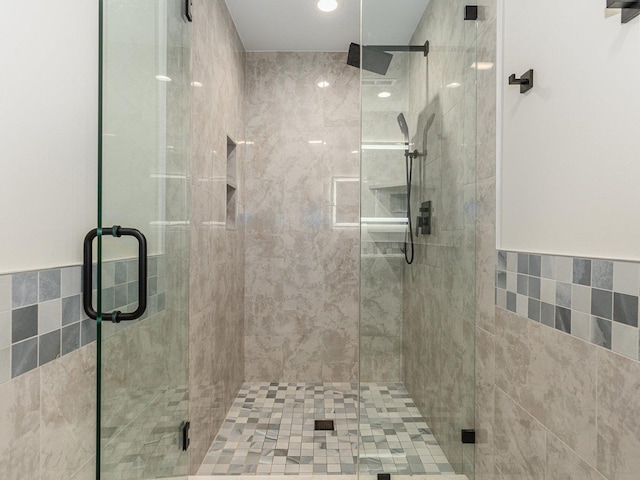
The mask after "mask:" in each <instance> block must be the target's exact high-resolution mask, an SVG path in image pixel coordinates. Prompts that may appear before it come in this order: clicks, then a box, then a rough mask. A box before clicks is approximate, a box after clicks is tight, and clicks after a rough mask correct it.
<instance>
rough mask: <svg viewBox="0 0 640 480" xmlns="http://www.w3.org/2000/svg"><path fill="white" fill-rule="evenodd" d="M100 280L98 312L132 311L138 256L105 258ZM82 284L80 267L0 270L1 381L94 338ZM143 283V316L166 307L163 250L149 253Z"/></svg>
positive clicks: (94, 331) (134, 298)
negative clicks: (146, 292)
mask: <svg viewBox="0 0 640 480" xmlns="http://www.w3.org/2000/svg"><path fill="white" fill-rule="evenodd" d="M94 275H95V270H94ZM102 283H103V285H102V291H103V311H111V310H114V309H121V310H123V311H130V310H135V308H136V304H137V297H138V271H137V260H119V261H113V262H107V263H105V264H104V266H103V282H102ZM93 284H94V285H95V284H96V282H95V278H94V283H93ZM81 285H82V270H81V267H80V266H70V267H62V268H53V269H47V270H40V271H30V272H19V273H13V274H8V275H0V384H3V383H5V382H8V381H9V380H11V379H13V378H16V377H18V376H20V375H22V374H24V373H26V372H29V371H31V370H33V369H35V368H38V367H41V366H42V365H45V364H46V363H49V362H50V361H52V360H54V359H56V358H60V357H62V356H64V355H67V354H68V353H71V352H73V351H75V350H77V349H78V348H80V347H84V346H85V345H88V344H90V343H92V342H95V340H96V327H95V322H94V321H93V320H90V319H89V318H87V316H86V315H85V313H84V310H83V308H82V286H81ZM148 288H149V298H148V300H147V305H148V307H147V312H145V314H144V316H143V317H142V319H144V318H147V317H149V316H151V315H154V314H156V313H158V312H161V311H163V310H165V290H166V275H165V257H164V255H158V256H153V257H150V258H149V276H148ZM95 295H96V293H95V289H94V302H95ZM128 323H132V324H135V323H136V322H128ZM128 326H130V325H128V324H127V325H126V326H125V328H126V327H128ZM110 332H112V333H111V334H113V333H115V331H113V330H110ZM107 336H108V335H107Z"/></svg>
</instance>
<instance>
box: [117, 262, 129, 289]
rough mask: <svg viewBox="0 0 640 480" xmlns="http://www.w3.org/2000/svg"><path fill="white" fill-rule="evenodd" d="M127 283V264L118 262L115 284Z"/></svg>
mask: <svg viewBox="0 0 640 480" xmlns="http://www.w3.org/2000/svg"><path fill="white" fill-rule="evenodd" d="M123 283H127V262H117V263H116V268H115V284H116V285H122V284H123Z"/></svg>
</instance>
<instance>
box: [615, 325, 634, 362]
mask: <svg viewBox="0 0 640 480" xmlns="http://www.w3.org/2000/svg"><path fill="white" fill-rule="evenodd" d="M638 332H639V331H638V329H637V328H634V327H631V326H629V325H624V324H621V323H616V322H615V321H614V322H613V324H612V325H611V350H613V351H614V352H616V353H619V354H621V355H625V356H627V357H630V358H634V359H636V360H637V359H638V338H639V335H638Z"/></svg>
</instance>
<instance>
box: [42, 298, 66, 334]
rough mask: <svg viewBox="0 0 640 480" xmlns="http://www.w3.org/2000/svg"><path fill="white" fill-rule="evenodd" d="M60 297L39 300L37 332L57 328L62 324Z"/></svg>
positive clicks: (50, 330) (45, 331)
mask: <svg viewBox="0 0 640 480" xmlns="http://www.w3.org/2000/svg"><path fill="white" fill-rule="evenodd" d="M61 303H62V302H61V301H60V299H59V298H58V299H56V300H50V301H48V302H41V303H39V304H38V334H39V335H43V334H45V333H49V332H52V331H53V330H59V329H60V327H61V325H62V314H61Z"/></svg>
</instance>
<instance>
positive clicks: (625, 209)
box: [498, 0, 640, 260]
mask: <svg viewBox="0 0 640 480" xmlns="http://www.w3.org/2000/svg"><path fill="white" fill-rule="evenodd" d="M503 3H504V5H503V8H504V18H503V23H502V27H501V31H502V34H503V39H502V40H503V45H504V49H503V50H504V51H503V54H504V58H503V64H502V65H501V67H502V69H501V70H499V71H502V75H501V78H499V89H500V90H502V91H501V94H502V96H501V98H502V125H501V128H502V145H501V146H502V158H501V168H500V173H499V174H500V176H501V178H500V180H499V193H498V198H499V200H498V212H499V213H498V215H499V217H500V218H499V225H500V226H499V227H498V247H499V248H502V249H507V250H518V251H533V252H542V253H556V254H571V255H575V256H579V255H583V256H588V257H604V258H621V259H633V260H640V208H639V207H640V90H639V87H640V19H635V20H633V21H632V22H631V23H629V24H626V25H621V24H620V16H619V15H615V16H607V15H608V14H610V13H611V12H605V8H604V5H605V0H562V1H561V2H558V1H556V0H536V1H531V0H504V2H503ZM529 68H533V69H534V70H535V86H534V89H533V90H532V91H530V92H529V93H527V94H524V95H521V94H520V93H519V89H518V87H509V86H507V77H508V75H509V74H511V73H515V74H516V75H517V76H518V77H519V76H520V75H521V74H522V73H524V72H525V71H527V70H528V69H529ZM499 98H500V95H499ZM499 127H500V125H499ZM499 146H500V145H499Z"/></svg>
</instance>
